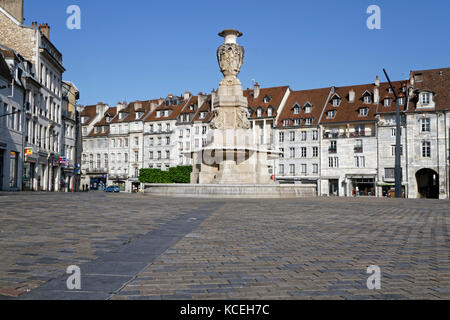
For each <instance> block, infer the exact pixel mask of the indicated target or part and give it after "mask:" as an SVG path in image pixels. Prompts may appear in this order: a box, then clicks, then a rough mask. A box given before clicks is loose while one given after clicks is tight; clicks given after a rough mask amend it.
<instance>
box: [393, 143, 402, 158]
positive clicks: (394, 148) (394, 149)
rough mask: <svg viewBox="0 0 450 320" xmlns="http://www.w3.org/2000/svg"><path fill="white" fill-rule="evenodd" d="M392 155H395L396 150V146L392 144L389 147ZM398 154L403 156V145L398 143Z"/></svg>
mask: <svg viewBox="0 0 450 320" xmlns="http://www.w3.org/2000/svg"><path fill="white" fill-rule="evenodd" d="M391 150H392V156H393V157H395V151H396V150H397V146H395V145H393V146H392V147H391ZM400 155H401V156H403V145H400Z"/></svg>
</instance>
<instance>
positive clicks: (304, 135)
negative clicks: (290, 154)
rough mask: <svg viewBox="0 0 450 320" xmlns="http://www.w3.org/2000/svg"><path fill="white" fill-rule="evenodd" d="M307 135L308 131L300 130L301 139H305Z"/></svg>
mask: <svg viewBox="0 0 450 320" xmlns="http://www.w3.org/2000/svg"><path fill="white" fill-rule="evenodd" d="M307 137H308V133H307V132H306V131H302V141H306V139H307Z"/></svg>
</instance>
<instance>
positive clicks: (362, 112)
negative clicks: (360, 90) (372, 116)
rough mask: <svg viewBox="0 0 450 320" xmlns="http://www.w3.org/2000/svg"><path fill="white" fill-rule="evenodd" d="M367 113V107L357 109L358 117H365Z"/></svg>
mask: <svg viewBox="0 0 450 320" xmlns="http://www.w3.org/2000/svg"><path fill="white" fill-rule="evenodd" d="M368 115H369V108H361V109H359V116H360V117H367V116H368Z"/></svg>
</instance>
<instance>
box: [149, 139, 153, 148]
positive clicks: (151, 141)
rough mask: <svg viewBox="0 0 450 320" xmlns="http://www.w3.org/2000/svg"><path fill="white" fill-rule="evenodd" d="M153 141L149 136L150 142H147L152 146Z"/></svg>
mask: <svg viewBox="0 0 450 320" xmlns="http://www.w3.org/2000/svg"><path fill="white" fill-rule="evenodd" d="M153 143H154V139H153V138H150V143H149V145H150V147H152V146H153Z"/></svg>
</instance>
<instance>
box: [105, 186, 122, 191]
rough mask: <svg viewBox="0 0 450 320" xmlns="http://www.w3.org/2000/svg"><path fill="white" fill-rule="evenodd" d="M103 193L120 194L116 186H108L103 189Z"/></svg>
mask: <svg viewBox="0 0 450 320" xmlns="http://www.w3.org/2000/svg"><path fill="white" fill-rule="evenodd" d="M105 192H120V188H119V187H118V186H109V187H107V188H106V189H105Z"/></svg>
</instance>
